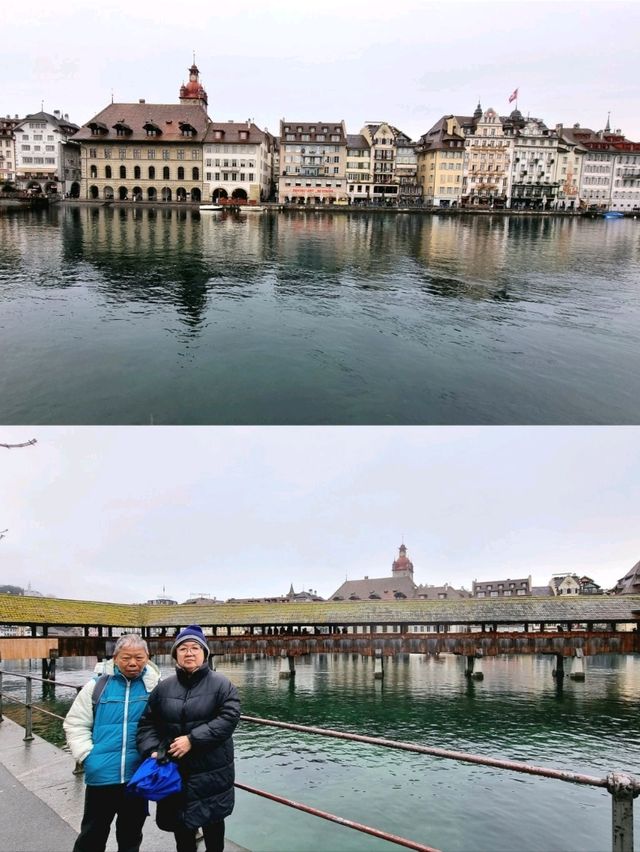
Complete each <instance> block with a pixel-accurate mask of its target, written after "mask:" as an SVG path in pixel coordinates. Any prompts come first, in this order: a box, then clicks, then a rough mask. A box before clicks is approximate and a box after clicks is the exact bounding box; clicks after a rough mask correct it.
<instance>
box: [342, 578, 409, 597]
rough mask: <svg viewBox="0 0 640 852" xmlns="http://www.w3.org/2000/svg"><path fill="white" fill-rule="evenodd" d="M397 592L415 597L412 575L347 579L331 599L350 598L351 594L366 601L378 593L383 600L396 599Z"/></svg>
mask: <svg viewBox="0 0 640 852" xmlns="http://www.w3.org/2000/svg"><path fill="white" fill-rule="evenodd" d="M396 593H400V594H403V595H404V596H405V597H406V598H414V597H415V594H416V584H415V583H414V582H413V580H412V579H411V577H372V578H371V579H369V578H368V577H367V578H365V579H363V580H345V582H344V583H343V584H342V585H341V586H340V588H339V589H338V590H337V591H336V592H334V593H333V594H332V595H331V599H334V598H336V597H340V598H342V599H343V600H345V601H346V600H349V598H350V597H351V596H355V597H357V598H358V599H359V600H363V601H366V600H368V599H369V597H370V596H371V595H377V596H378V597H379V598H380V599H381V600H388V601H393V600H396Z"/></svg>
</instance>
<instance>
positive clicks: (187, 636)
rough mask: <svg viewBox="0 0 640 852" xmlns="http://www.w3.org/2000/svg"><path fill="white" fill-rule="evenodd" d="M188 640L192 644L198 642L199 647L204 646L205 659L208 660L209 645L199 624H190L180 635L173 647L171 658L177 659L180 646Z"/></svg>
mask: <svg viewBox="0 0 640 852" xmlns="http://www.w3.org/2000/svg"><path fill="white" fill-rule="evenodd" d="M187 640H191V641H192V642H197V643H198V644H199V645H202V648H203V650H204V658H205V660H206V659H207V657H208V656H209V646H208V645H207V640H206V639H205V635H204V633H203V632H202V627H200V625H199V624H190V625H189V626H188V627H185V628H184V629H183V630H181V631H180V633H178V635H177V636H176V640H175V642H174V643H173V645H172V646H171V656H172V657H173V659H174V660H175V659H176V648H177V647H178V645H182V643H183V642H186V641H187Z"/></svg>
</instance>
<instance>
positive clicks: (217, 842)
mask: <svg viewBox="0 0 640 852" xmlns="http://www.w3.org/2000/svg"><path fill="white" fill-rule="evenodd" d="M202 833H203V834H204V848H205V850H206V852H224V820H223V819H221V820H220V822H210V823H209V825H203V826H202ZM173 834H174V837H175V839H176V852H196V830H195V828H185V827H184V826H181V827H180V828H179V829H177V830H176V831H174V832H173Z"/></svg>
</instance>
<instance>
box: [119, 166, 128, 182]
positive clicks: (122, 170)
mask: <svg viewBox="0 0 640 852" xmlns="http://www.w3.org/2000/svg"><path fill="white" fill-rule="evenodd" d="M126 179H127V167H126V166H120V180H126Z"/></svg>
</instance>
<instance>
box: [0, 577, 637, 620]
mask: <svg viewBox="0 0 640 852" xmlns="http://www.w3.org/2000/svg"><path fill="white" fill-rule="evenodd" d="M396 582H397V580H396ZM638 619H640V595H620V596H615V595H575V596H574V595H571V596H566V597H565V596H561V597H553V598H533V597H526V598H494V599H490V600H486V599H481V600H478V599H477V598H469V599H466V600H457V601H452V600H437V601H425V600H400V601H395V600H394V601H392V600H366V601H337V602H336V601H325V602H308V603H307V602H304V603H298V602H293V601H292V602H290V603H276V604H261V603H258V604H202V605H185V604H180V605H176V606H153V605H148V604H115V603H100V602H97V601H76V600H60V599H57V598H30V597H23V596H17V595H0V624H59V625H85V624H88V625H103V626H109V625H110V626H112V627H142V626H147V627H154V626H157V627H172V626H181V627H182V626H184V625H185V624H194V623H197V624H202V625H221V626H225V625H228V626H247V625H251V624H256V625H260V624H264V625H269V624H272V625H273V624H281V625H288V624H291V625H296V624H302V625H306V624H369V623H372V622H373V623H375V622H389V623H398V622H406V623H412V624H413V623H417V624H420V623H427V624H430V623H442V624H445V623H448V624H478V623H481V622H496V623H500V624H514V623H521V622H524V621H529V622H540V621H544V622H549V623H553V622H559V621H576V622H582V621H595V622H603V621H619V622H620V621H622V622H624V621H629V622H630V621H635V620H638Z"/></svg>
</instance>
